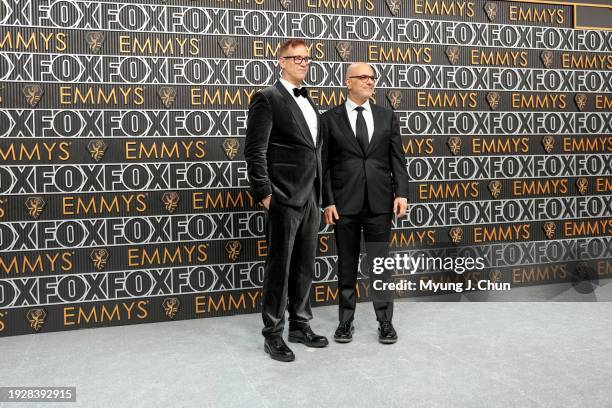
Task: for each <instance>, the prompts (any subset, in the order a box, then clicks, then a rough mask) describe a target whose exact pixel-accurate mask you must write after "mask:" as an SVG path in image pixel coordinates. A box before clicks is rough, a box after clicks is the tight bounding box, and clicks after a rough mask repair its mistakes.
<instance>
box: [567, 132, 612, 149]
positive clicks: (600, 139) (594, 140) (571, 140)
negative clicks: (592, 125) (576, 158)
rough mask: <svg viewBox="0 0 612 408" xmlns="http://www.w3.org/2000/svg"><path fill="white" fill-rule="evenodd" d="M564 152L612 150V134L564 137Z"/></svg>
mask: <svg viewBox="0 0 612 408" xmlns="http://www.w3.org/2000/svg"><path fill="white" fill-rule="evenodd" d="M563 151H564V152H612V136H592V137H586V136H585V137H564V138H563Z"/></svg>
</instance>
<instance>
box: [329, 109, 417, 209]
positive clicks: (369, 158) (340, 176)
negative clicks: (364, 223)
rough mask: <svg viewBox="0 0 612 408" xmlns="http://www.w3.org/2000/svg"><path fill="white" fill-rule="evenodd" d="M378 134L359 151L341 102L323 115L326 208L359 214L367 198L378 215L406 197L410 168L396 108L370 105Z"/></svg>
mask: <svg viewBox="0 0 612 408" xmlns="http://www.w3.org/2000/svg"><path fill="white" fill-rule="evenodd" d="M370 107H371V109H372V116H373V118H374V134H373V135H372V138H371V139H370V143H369V145H368V148H367V150H366V152H365V153H364V152H363V150H362V149H361V147H360V145H359V142H357V138H356V137H355V133H354V132H353V129H352V128H351V124H350V122H349V119H348V115H347V111H346V106H345V104H342V105H340V106H338V107H336V108H334V109H330V110H328V111H327V112H325V114H324V115H323V121H324V126H325V128H326V132H325V133H326V136H325V141H324V146H323V161H324V177H323V207H327V206H329V205H332V204H333V205H335V206H336V209H337V211H338V213H339V214H340V215H342V214H346V215H355V214H359V213H360V212H361V210H362V208H363V204H364V198H365V197H366V192H367V200H368V204H369V207H370V211H371V212H372V213H374V214H383V213H390V212H392V211H393V200H394V198H395V197H405V198H408V172H407V171H406V165H405V159H404V154H403V149H402V142H401V137H400V131H399V123H398V121H397V118H396V117H395V114H394V113H393V111H392V110H390V109H387V108H383V107H381V106H378V105H374V104H370Z"/></svg>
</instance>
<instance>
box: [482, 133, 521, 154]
mask: <svg viewBox="0 0 612 408" xmlns="http://www.w3.org/2000/svg"><path fill="white" fill-rule="evenodd" d="M472 152H473V153H529V138H528V137H509V138H480V137H475V138H473V139H472Z"/></svg>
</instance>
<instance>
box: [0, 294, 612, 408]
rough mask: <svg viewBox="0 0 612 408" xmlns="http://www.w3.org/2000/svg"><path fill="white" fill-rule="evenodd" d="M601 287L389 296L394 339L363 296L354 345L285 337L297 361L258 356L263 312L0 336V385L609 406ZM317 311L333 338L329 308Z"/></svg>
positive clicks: (101, 397) (160, 400)
mask: <svg viewBox="0 0 612 408" xmlns="http://www.w3.org/2000/svg"><path fill="white" fill-rule="evenodd" d="M608 287H612V285H607V286H605V287H600V288H597V290H596V292H594V293H589V294H586V295H583V294H580V293H578V292H576V291H574V290H571V289H569V290H566V289H567V287H561V289H559V288H560V287H559V286H558V285H551V286H548V287H545V288H542V287H541V288H532V289H526V290H523V291H522V292H531V293H535V294H536V295H534V296H536V298H537V297H538V296H540V297H541V296H542V293H541V292H542V290H545V289H546V288H548V289H546V290H548V291H549V292H550V293H551V294H553V295H554V296H552V295H551V296H548V297H547V298H548V299H553V300H581V299H583V300H586V301H590V302H521V303H517V302H469V301H467V300H470V299H469V298H468V297H466V296H463V297H461V296H460V297H459V298H457V297H450V298H447V299H446V300H459V301H455V302H427V301H423V300H427V299H420V300H422V301H418V302H415V301H403V302H397V303H396V312H395V318H394V323H395V326H396V328H397V330H398V333H399V336H400V340H399V342H398V343H397V344H395V345H390V346H389V345H382V344H379V343H378V342H377V336H376V328H377V325H376V322H375V321H374V312H373V310H372V306H371V304H368V303H361V304H359V305H358V309H357V317H356V321H355V326H356V332H355V336H354V340H353V342H352V343H349V344H343V345H340V344H337V343H334V342H333V341H332V343H331V344H330V346H329V347H327V348H325V349H308V348H305V347H304V346H303V345H292V348H293V350H294V352H295V354H296V361H294V362H293V363H279V362H275V361H272V360H271V359H270V358H269V357H268V356H267V355H266V354H264V352H263V340H262V338H261V337H260V335H259V331H260V329H261V320H260V316H259V315H243V316H234V317H223V318H214V319H202V320H191V321H179V322H169V323H156V324H143V325H136V326H124V327H114V328H103V329H89V330H80V331H72V332H61V333H48V334H39V335H27V336H19V337H12V338H3V339H0V351H1V354H0V355H1V359H0V361H1V364H0V385H3V386H27V385H32V386H34V385H38V386H76V387H77V403H63V404H53V403H45V404H39V405H36V404H29V405H20V406H43V407H52V406H60V407H62V406H63V407H76V406H79V407H104V408H108V407H130V408H133V407H168V406H171V407H215V408H216V407H240V408H245V407H376V408H378V407H385V406H388V407H445V408H446V407H486V408H491V407H521V408H528V407H554V408H559V407H582V408H584V407H588V408H596V407H610V406H612V397H611V395H612V392H611V391H610V384H611V380H610V373H611V372H612V342H611V341H610V339H612V308H611V305H610V304H609V303H605V302H592V301H593V300H597V299H599V300H602V299H604V300H606V298H609V297H610V296H609V293H607V292H609V291H610V289H609V288H608ZM551 288H552V289H551ZM554 288H556V289H554ZM564 288H565V289H564ZM513 292H514V293H515V295H516V296H518V297H521V295H520V294H521V290H513ZM473 296H476V295H473ZM522 298H523V299H529V296H528V295H522ZM436 299H437V300H444V299H442V298H436ZM472 300H478V299H472ZM314 314H315V319H314V320H313V322H312V326H313V328H314V330H315V331H316V332H319V333H322V334H326V335H328V336H329V337H330V340H331V335H332V333H333V330H334V328H335V326H336V318H337V308H336V306H329V307H320V308H315V309H314ZM0 406H6V407H15V406H17V405H16V404H8V403H7V404H1V403H0Z"/></svg>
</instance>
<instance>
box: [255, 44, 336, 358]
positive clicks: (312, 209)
mask: <svg viewBox="0 0 612 408" xmlns="http://www.w3.org/2000/svg"><path fill="white" fill-rule="evenodd" d="M278 63H279V65H280V68H281V78H280V79H279V80H278V81H277V82H276V83H275V84H274V85H273V86H270V87H268V88H265V89H262V90H261V91H259V92H257V93H256V94H255V95H253V98H252V100H251V104H250V105H249V115H248V119H247V130H246V141H245V150H244V155H245V159H246V162H247V171H248V176H249V181H250V183H251V189H252V190H253V192H254V195H255V198H256V200H257V201H258V202H259V203H261V205H263V207H264V208H265V209H266V210H267V241H268V254H267V258H266V265H265V270H264V281H263V296H262V315H263V321H264V328H263V330H262V333H263V335H264V337H265V340H264V350H265V352H266V353H268V354H269V355H270V357H271V358H273V359H275V360H279V361H293V360H294V359H295V355H294V354H293V352H292V351H291V349H290V348H289V347H288V346H287V345H286V344H285V342H284V341H283V339H282V334H283V328H284V324H285V309H288V310H289V336H288V339H289V341H290V342H294V343H303V344H305V345H306V346H309V347H325V346H327V344H328V341H327V339H326V338H325V337H324V336H319V335H316V334H315V333H313V331H312V330H311V328H310V325H309V323H308V322H309V320H310V319H312V312H311V309H310V287H311V284H312V273H313V270H314V261H315V255H316V249H317V243H318V231H319V222H320V210H319V206H320V197H321V189H322V168H321V144H322V143H321V142H322V140H321V133H322V131H321V123H320V118H319V113H318V110H317V108H316V106H315V105H314V104H313V102H312V100H311V99H310V98H309V97H308V93H307V90H306V88H304V87H302V86H301V84H302V81H303V80H304V79H305V78H306V74H307V73H308V64H309V63H310V54H309V52H308V49H307V47H306V44H305V43H304V41H303V40H289V41H286V42H285V43H284V44H282V45H281V47H280V49H279V62H278Z"/></svg>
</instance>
